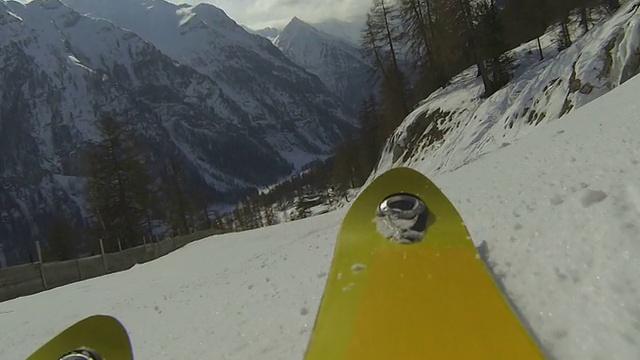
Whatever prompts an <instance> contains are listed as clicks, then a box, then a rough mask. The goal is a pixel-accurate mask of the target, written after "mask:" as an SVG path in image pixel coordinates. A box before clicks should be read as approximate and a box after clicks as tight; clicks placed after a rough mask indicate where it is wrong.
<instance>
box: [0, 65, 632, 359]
mask: <svg viewBox="0 0 640 360" xmlns="http://www.w3.org/2000/svg"><path fill="white" fill-rule="evenodd" d="M638 93H640V77H639V76H636V77H634V78H633V79H631V80H630V81H628V82H626V83H625V84H623V85H621V86H620V87H618V88H616V89H614V90H613V91H611V92H610V93H609V94H607V95H604V96H602V97H601V98H599V99H596V100H594V101H593V102H591V103H589V104H587V105H585V106H584V107H581V108H580V109H577V110H574V111H572V112H571V113H569V114H568V115H566V116H565V117H563V119H562V121H556V122H550V123H548V124H545V125H543V126H541V127H538V128H535V129H534V130H532V131H531V132H530V134H529V135H528V136H526V137H524V138H522V139H521V140H520V141H519V142H517V143H514V144H512V145H509V146H506V147H503V148H501V149H498V150H496V151H494V152H492V153H489V154H487V155H485V156H483V157H482V158H480V159H478V160H477V161H474V162H472V163H470V164H468V165H466V166H462V167H460V168H459V169H457V170H455V171H451V172H448V173H444V174H440V175H438V176H435V177H434V181H435V182H436V183H437V184H438V185H440V186H441V187H442V189H443V190H444V192H445V194H447V195H448V196H450V198H451V199H452V201H453V202H454V204H455V205H456V207H457V208H458V209H459V211H460V213H461V214H462V216H463V218H464V219H465V221H466V224H467V226H468V228H469V230H470V232H471V234H472V237H473V241H474V242H475V244H476V245H477V246H478V248H479V250H480V253H481V255H482V257H483V258H484V259H485V260H486V261H487V263H488V264H489V265H490V267H491V270H492V272H493V273H494V274H495V275H496V278H497V279H498V280H499V282H500V283H501V285H502V286H503V287H504V288H505V289H506V293H507V295H508V296H509V298H510V299H511V301H512V302H513V304H514V306H515V307H516V308H517V311H518V312H519V313H521V314H522V315H523V316H524V317H525V318H526V323H527V324H528V325H529V326H530V327H531V328H532V330H533V331H534V333H535V334H536V336H537V337H538V338H539V339H540V341H541V343H542V345H543V347H544V349H545V350H546V351H547V354H548V355H549V357H550V358H554V359H562V360H564V359H566V360H573V359H611V358H615V359H620V360H626V359H629V360H632V359H638V358H639V357H640V343H638V339H640V301H639V300H638V299H640V278H639V277H638V274H640V260H639V259H640V242H639V241H638V233H639V231H640V220H638V219H639V218H640V185H638V182H637V179H638V178H640V115H639V114H640V104H639V103H638V101H637V94H638ZM413 166H414V168H416V169H418V170H421V171H422V172H426V169H428V168H429V166H430V164H429V162H428V161H424V162H416V163H415V164H414V165H413ZM344 214H345V209H341V210H338V211H335V212H331V213H329V214H325V215H322V216H317V217H313V218H309V219H305V220H302V221H296V222H292V223H286V224H282V225H277V226H273V227H268V228H264V229H259V230H254V231H249V232H243V233H235V234H227V235H222V236H214V237H211V238H208V239H204V240H201V241H198V242H196V243H192V244H190V245H188V246H186V247H184V248H182V249H180V250H178V251H176V252H174V253H172V254H169V255H167V256H165V257H163V258H160V259H158V260H156V261H154V262H151V263H147V264H143V265H139V266H135V267H134V268H132V269H130V270H128V271H125V272H121V273H117V274H112V275H108V276H104V277H101V278H97V279H92V280H87V281H83V282H80V283H75V284H71V285H68V286H65V287H61V288H57V289H53V290H50V291H48V292H44V293H40V294H36V295H32V296H26V297H22V298H19V299H15V300H11V301H6V302H3V303H0V314H1V315H0V319H2V324H3V326H2V327H0V358H3V359H4V358H6V359H14V358H16V359H17V358H24V357H26V356H27V355H28V354H29V353H30V352H31V351H32V350H34V349H35V348H36V347H37V346H39V345H41V344H42V343H44V342H45V341H46V340H47V339H49V338H50V337H51V336H53V335H54V334H55V333H56V332H58V331H60V330H62V329H63V328H64V327H65V326H67V325H69V324H71V323H73V322H75V321H77V320H79V319H81V318H83V317H85V316H88V315H91V314H96V313H104V314H110V315H114V316H116V317H118V318H119V319H121V320H122V322H123V323H124V325H125V326H126V327H127V328H128V329H129V331H130V333H131V339H132V341H133V344H134V347H135V356H136V358H137V359H154V360H157V359H177V358H181V356H182V355H183V354H184V353H188V354H189V357H192V358H199V357H203V358H215V359H265V358H268V359H301V358H302V356H303V354H304V350H305V347H306V344H307V341H308V340H309V337H310V331H311V327H312V325H313V323H314V318H315V315H316V313H317V308H318V305H319V303H320V298H321V296H322V291H323V287H324V283H325V280H326V274H327V272H328V270H329V266H330V260H331V256H332V252H333V246H334V241H335V237H336V235H337V231H338V228H339V225H340V221H341V219H342V218H343V216H344ZM356 267H357V266H356ZM347 290H348V289H345V291H347Z"/></svg>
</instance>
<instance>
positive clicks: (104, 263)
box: [100, 239, 107, 274]
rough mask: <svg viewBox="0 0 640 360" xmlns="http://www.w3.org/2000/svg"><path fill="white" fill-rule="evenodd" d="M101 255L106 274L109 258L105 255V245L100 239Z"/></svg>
mask: <svg viewBox="0 0 640 360" xmlns="http://www.w3.org/2000/svg"><path fill="white" fill-rule="evenodd" d="M100 254H102V267H103V268H104V273H105V274H106V273H107V258H106V256H105V255H104V244H103V243H102V239H100Z"/></svg>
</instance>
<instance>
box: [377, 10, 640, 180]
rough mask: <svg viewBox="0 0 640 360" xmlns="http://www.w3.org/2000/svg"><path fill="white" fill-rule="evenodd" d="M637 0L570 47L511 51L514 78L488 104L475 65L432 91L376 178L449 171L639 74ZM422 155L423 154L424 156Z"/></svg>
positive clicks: (392, 143)
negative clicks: (392, 171)
mask: <svg viewBox="0 0 640 360" xmlns="http://www.w3.org/2000/svg"><path fill="white" fill-rule="evenodd" d="M639 4H640V2H639V1H638V0H634V1H629V2H627V3H626V4H625V5H624V6H623V7H622V8H621V9H620V10H619V11H618V12H617V13H616V14H615V16H613V17H612V18H610V19H608V20H606V21H604V22H600V23H599V24H598V25H596V26H595V27H594V28H593V29H592V30H590V31H589V32H588V33H587V34H585V35H584V36H583V37H582V38H580V39H579V40H578V41H576V42H575V43H574V44H573V45H572V46H571V47H570V48H568V49H566V50H565V51H563V52H561V53H559V54H558V53H557V51H556V45H555V43H554V34H553V33H548V34H546V35H545V36H544V37H542V38H541V40H542V44H543V47H544V54H545V60H544V61H539V60H538V54H537V43H536V42H535V40H534V41H532V42H530V43H527V44H524V45H522V46H520V47H519V48H517V49H515V50H514V51H513V54H514V56H515V58H516V59H517V61H516V66H517V68H516V71H515V77H514V79H513V80H512V81H511V83H509V84H508V85H507V86H505V87H504V88H503V89H502V90H500V91H498V92H497V93H495V94H494V95H492V96H491V97H489V98H488V99H484V98H482V93H483V85H482V81H481V80H480V79H479V78H478V77H477V76H476V75H477V71H476V68H475V67H472V68H469V69H468V70H467V71H465V72H463V73H462V74H460V75H459V76H457V77H456V78H454V79H453V80H452V82H451V84H450V85H449V86H447V87H446V88H444V89H441V90H439V91H436V92H435V93H433V94H432V95H431V96H430V97H429V98H427V99H425V100H423V101H422V102H421V104H420V105H419V106H418V107H417V108H416V109H415V110H414V111H413V112H412V113H411V114H410V115H409V116H408V117H407V118H406V119H405V120H404V122H403V123H402V125H401V126H400V127H399V128H398V129H397V130H396V131H395V133H394V134H393V135H392V137H391V138H390V140H389V141H388V142H387V145H386V148H385V150H384V151H383V155H382V158H381V160H380V164H379V166H378V169H379V171H378V173H379V172H380V171H384V170H386V169H389V168H391V167H393V166H398V165H409V166H411V165H412V164H416V163H420V164H421V166H420V170H422V171H423V172H425V173H427V174H431V175H433V174H439V173H445V172H449V171H453V170H455V169H457V168H459V167H461V166H463V165H465V164H467V163H470V162H472V161H474V160H476V159H479V158H481V157H482V156H484V155H485V154H487V153H489V152H492V151H495V150H497V149H500V148H503V147H507V146H509V145H511V144H513V143H515V142H517V141H519V139H521V138H522V137H523V136H525V135H527V134H529V133H530V132H532V131H534V129H535V128H536V127H537V126H538V125H540V124H545V123H548V122H552V121H556V120H557V119H559V118H562V117H563V116H565V115H566V114H569V113H571V112H572V111H574V110H576V109H578V108H580V107H582V106H584V105H585V104H587V103H589V102H591V101H593V100H594V99H596V98H598V97H600V96H602V95H603V94H605V93H607V92H609V91H610V90H612V89H614V88H616V87H617V86H619V85H620V84H622V83H624V82H625V81H627V80H628V79H630V78H631V77H633V76H634V75H635V74H638V73H639V72H640V12H638V11H637V8H638V5H639ZM425 154H429V155H428V156H427V157H425Z"/></svg>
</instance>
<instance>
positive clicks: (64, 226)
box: [47, 215, 80, 260]
mask: <svg viewBox="0 0 640 360" xmlns="http://www.w3.org/2000/svg"><path fill="white" fill-rule="evenodd" d="M79 235H80V234H79V232H78V230H77V229H76V227H75V226H74V224H73V223H72V222H71V221H70V220H69V219H67V218H65V217H63V216H60V215H56V216H55V217H54V219H53V223H52V225H51V228H50V230H49V236H48V238H47V247H48V252H49V253H50V254H51V257H52V258H51V260H70V259H73V258H75V257H76V254H77V247H78V242H79Z"/></svg>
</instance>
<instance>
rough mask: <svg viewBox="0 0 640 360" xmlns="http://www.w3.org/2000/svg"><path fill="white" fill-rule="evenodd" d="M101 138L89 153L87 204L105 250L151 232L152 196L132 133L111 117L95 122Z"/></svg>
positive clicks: (128, 244)
mask: <svg viewBox="0 0 640 360" xmlns="http://www.w3.org/2000/svg"><path fill="white" fill-rule="evenodd" d="M98 128H99V130H100V132H101V135H102V141H100V142H99V143H98V144H96V145H95V147H94V148H93V149H92V150H91V151H90V152H89V154H88V158H87V160H88V161H87V164H88V182H87V190H88V196H87V200H88V206H89V209H90V211H91V212H92V214H93V215H94V218H95V219H97V220H98V224H97V227H98V231H99V233H100V236H101V237H102V238H103V240H104V242H105V247H107V248H108V251H115V250H117V249H118V241H120V243H121V245H122V247H123V248H128V247H131V246H134V245H137V244H140V243H141V242H142V236H143V235H145V234H146V235H148V234H149V233H150V230H151V229H150V227H151V220H150V214H151V211H152V205H153V204H154V198H153V196H152V195H153V194H152V189H151V183H150V179H149V176H148V175H147V173H146V171H145V169H144V167H143V165H142V164H143V162H142V160H140V159H138V158H137V156H136V153H135V150H134V147H133V138H132V135H131V134H130V133H128V132H126V131H125V129H124V128H123V127H122V126H121V125H120V124H119V123H118V122H116V121H115V120H114V119H113V118H111V117H106V118H103V119H102V120H100V121H99V123H98Z"/></svg>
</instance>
